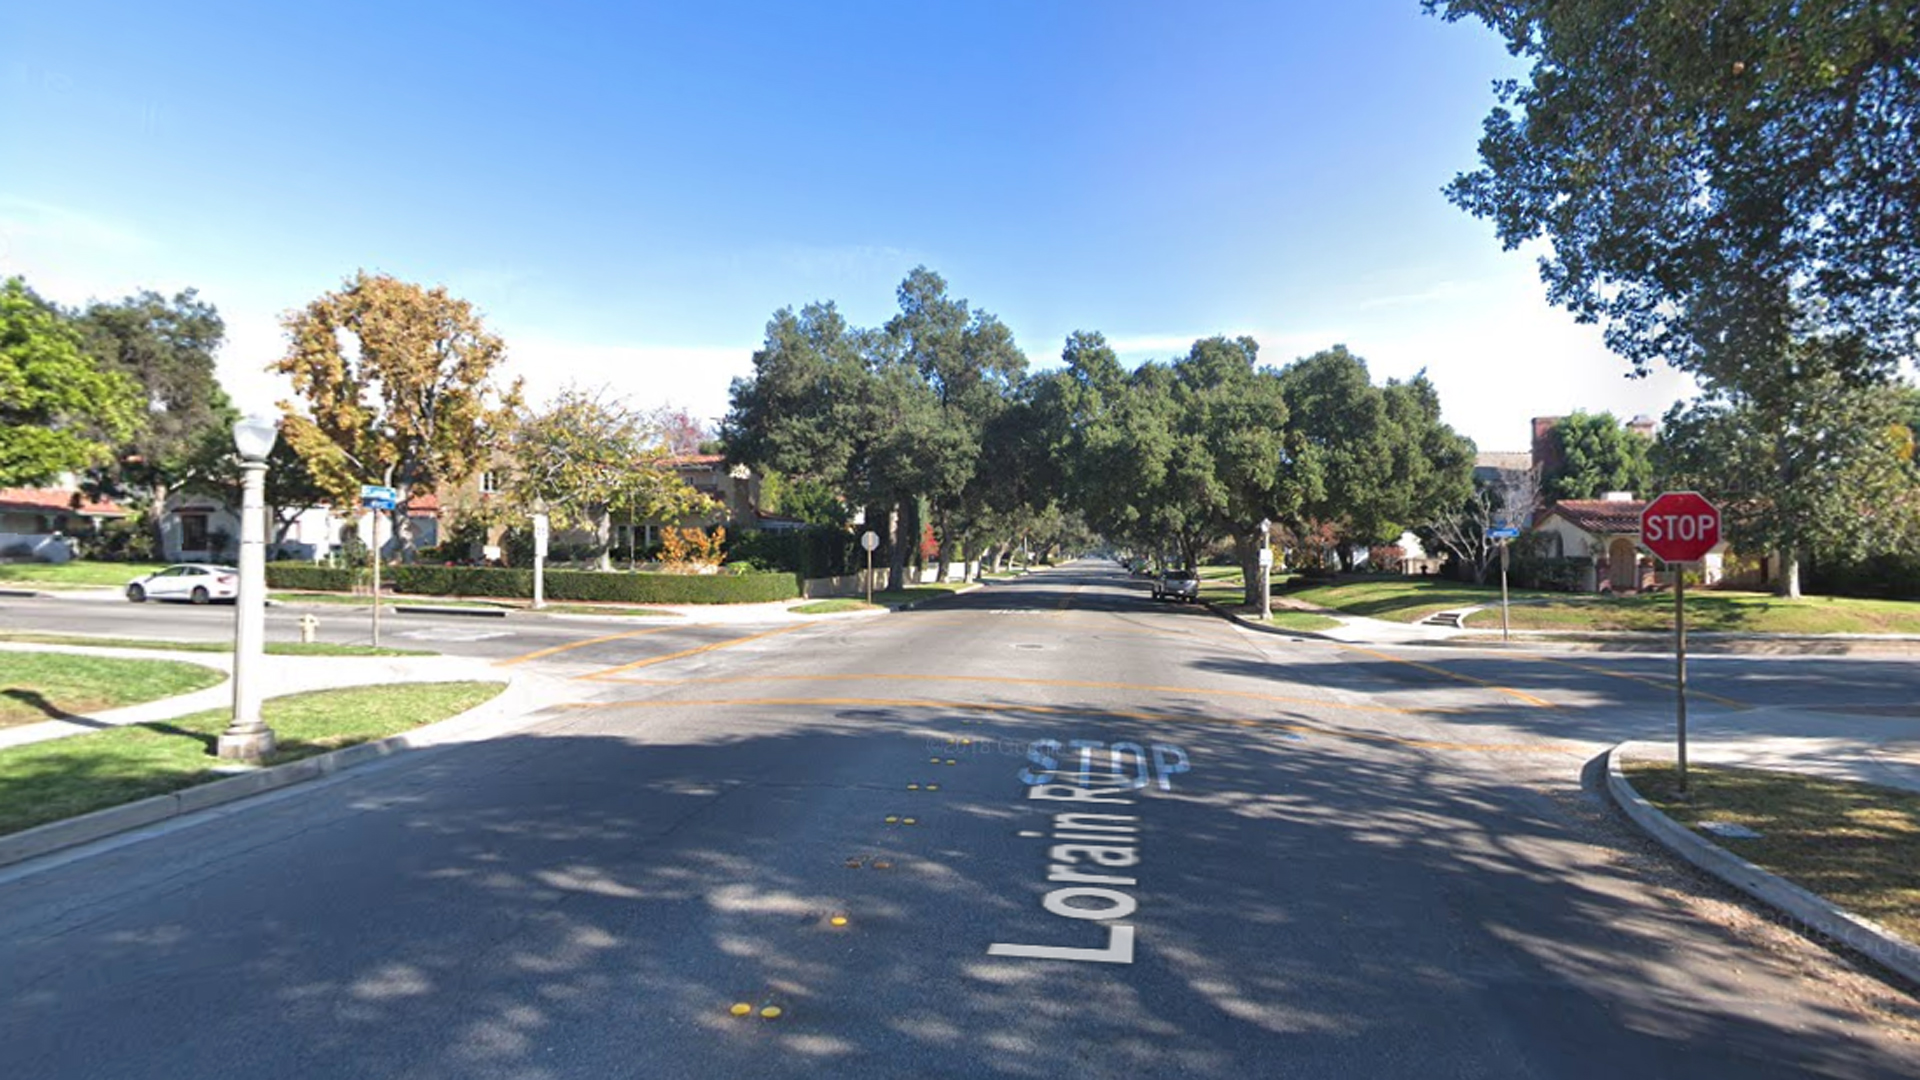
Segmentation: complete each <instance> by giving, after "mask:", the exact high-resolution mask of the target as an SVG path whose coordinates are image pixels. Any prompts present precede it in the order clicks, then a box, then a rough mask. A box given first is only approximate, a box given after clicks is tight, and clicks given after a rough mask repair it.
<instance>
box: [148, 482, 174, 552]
mask: <svg viewBox="0 0 1920 1080" xmlns="http://www.w3.org/2000/svg"><path fill="white" fill-rule="evenodd" d="M170 491H171V489H170V488H168V487H167V485H166V483H165V482H164V481H155V482H154V483H153V484H152V485H151V486H150V487H149V488H148V491H147V499H148V500H149V501H148V503H147V506H148V509H147V532H148V535H150V536H151V537H152V539H153V557H154V558H155V559H158V560H160V561H161V562H166V561H167V495H168V493H169V492H170Z"/></svg>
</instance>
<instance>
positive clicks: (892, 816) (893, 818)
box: [887, 814, 900, 825]
mask: <svg viewBox="0 0 1920 1080" xmlns="http://www.w3.org/2000/svg"><path fill="white" fill-rule="evenodd" d="M899 820H900V818H899V815H897V814H888V815H887V824H889V825H891V824H893V823H894V822H896V821H899Z"/></svg>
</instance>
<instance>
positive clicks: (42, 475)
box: [0, 277, 140, 487]
mask: <svg viewBox="0 0 1920 1080" xmlns="http://www.w3.org/2000/svg"><path fill="white" fill-rule="evenodd" d="M139 418H140V397H139V392H138V390H137V388H136V387H135V386H134V385H133V383H132V382H131V381H130V380H129V379H127V378H126V377H125V376H123V375H121V374H120V373H118V372H116V371H112V370H109V369H108V368H107V367H105V366H104V365H102V364H101V363H100V362H98V361H97V360H95V359H94V358H93V357H91V356H89V355H88V354H87V352H86V350H85V349H84V348H83V345H82V338H81V334H80V331H79V330H78V329H77V328H76V327H75V326H74V325H73V324H72V323H71V322H70V321H69V320H68V319H67V318H66V317H65V316H64V315H62V314H61V313H60V311H58V310H57V309H56V308H54V306H53V305H51V304H49V303H47V302H46V301H44V300H42V299H41V298H40V297H38V296H36V295H35V294H34V293H33V291H32V290H31V289H29V288H27V284H26V282H25V281H24V280H22V279H20V278H17V277H14V278H8V279H7V280H6V282H5V283H4V284H0V487H15V486H37V485H41V484H47V483H51V482H53V481H54V480H55V479H56V478H58V477H59V476H60V475H61V474H62V473H69V472H79V471H80V470H83V469H86V468H88V467H89V466H93V465H97V464H100V463H101V462H103V461H105V460H107V459H108V458H109V456H110V455H111V453H112V450H113V447H114V446H116V445H118V444H120V443H121V442H122V441H124V440H125V439H127V438H128V437H129V436H131V435H132V433H133V432H134V430H135V429H136V428H137V426H138V424H139Z"/></svg>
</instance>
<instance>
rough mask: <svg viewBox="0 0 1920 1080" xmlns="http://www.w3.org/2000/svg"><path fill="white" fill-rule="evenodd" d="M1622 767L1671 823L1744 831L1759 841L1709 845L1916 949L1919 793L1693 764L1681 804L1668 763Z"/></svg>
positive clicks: (1919, 903)
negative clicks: (1716, 824) (1715, 824)
mask: <svg viewBox="0 0 1920 1080" xmlns="http://www.w3.org/2000/svg"><path fill="white" fill-rule="evenodd" d="M1624 768H1625V771H1626V774H1627V776H1628V778H1629V779H1631V780H1632V781H1633V786H1634V787H1635V788H1636V789H1638V790H1639V792H1640V794H1641V795H1642V796H1644V797H1645V798H1646V799H1647V801H1648V802H1651V803H1653V804H1654V805H1655V806H1657V807H1659V808H1660V810H1661V812H1663V813H1665V814H1666V815H1667V816H1669V817H1671V818H1673V819H1674V820H1675V821H1678V822H1681V823H1683V824H1685V825H1687V826H1689V827H1694V826H1697V825H1698V824H1699V823H1700V822H1702V821H1730V822H1733V823H1735V824H1739V825H1745V826H1746V827H1748V828H1750V829H1752V830H1753V831H1755V832H1757V833H1760V834H1761V835H1760V839H1758V840H1734V839H1729V838H1723V837H1718V836H1712V837H1709V839H1711V840H1712V841H1713V842H1714V843H1716V844H1718V845H1720V846H1721V847H1724V848H1726V849H1727V850H1728V851H1731V852H1733V853H1734V854H1736V855H1739V856H1740V857H1741V858H1743V859H1746V860H1747V861H1749V862H1752V863H1755V864H1757V865H1759V866H1762V867H1765V868H1766V869H1768V870H1771V871H1773V872H1774V873H1776V874H1779V875H1780V876H1781V877H1784V878H1787V879H1788V880H1790V881H1792V882H1794V883H1796V884H1798V885H1800V886H1801V887H1802V888H1805V889H1807V890H1809V891H1811V892H1814V893H1817V894H1819V895H1821V896H1824V897H1826V898H1827V899H1829V900H1832V901H1833V902H1834V903H1836V904H1839V905H1840V906H1841V907H1843V908H1846V909H1847V910H1848V911H1851V912H1853V913H1855V914H1857V915H1864V916H1866V917H1867V918H1869V919H1872V920H1873V921H1875V922H1877V923H1879V924H1881V925H1882V926H1885V927H1887V928H1888V929H1889V930H1892V931H1893V932H1894V933H1897V934H1899V935H1900V936H1901V937H1903V938H1906V939H1907V940H1908V941H1912V942H1920V792H1911V791H1899V790H1895V789H1893V788H1884V787H1876V786H1874V785H1872V784H1850V783H1844V782H1841V781H1837V780H1824V779H1820V778H1818V777H1812V776H1802V775H1799V774H1795V773H1779V772H1763V771H1761V770H1757V769H1733V768H1725V767H1721V766H1702V765H1694V766H1692V767H1691V768H1689V769H1688V770H1687V779H1688V784H1687V787H1688V792H1689V798H1688V800H1687V801H1686V802H1680V801H1677V800H1676V799H1675V798H1674V795H1675V791H1676V789H1677V786H1678V784H1677V781H1678V776H1677V774H1676V773H1675V771H1674V768H1673V766H1672V765H1671V764H1667V763H1657V762H1630V763H1628V764H1627V765H1625V766H1624Z"/></svg>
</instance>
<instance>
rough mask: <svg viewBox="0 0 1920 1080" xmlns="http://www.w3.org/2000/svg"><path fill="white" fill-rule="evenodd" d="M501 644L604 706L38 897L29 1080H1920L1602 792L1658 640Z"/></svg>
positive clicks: (1072, 631) (1148, 617)
mask: <svg viewBox="0 0 1920 1080" xmlns="http://www.w3.org/2000/svg"><path fill="white" fill-rule="evenodd" d="M28 603H31V604H34V605H46V604H57V603H62V602H58V601H32V602H28ZM65 603H67V604H68V607H67V608H66V609H65V610H66V611H67V613H68V615H69V616H70V618H72V619H78V618H79V617H78V616H74V615H73V614H72V613H73V612H74V611H76V610H78V609H79V608H80V607H81V605H79V604H77V603H74V602H71V601H69V602H65ZM98 609H99V611H100V612H101V613H102V614H101V616H100V617H101V618H116V619H119V620H120V623H119V625H118V626H117V628H116V629H115V630H114V631H113V632H119V633H129V632H131V630H130V629H129V627H128V625H127V622H126V620H127V619H128V618H129V616H127V615H126V614H125V613H126V612H127V610H128V608H126V607H119V608H110V607H109V606H108V605H99V606H98ZM46 610H47V609H45V608H44V607H42V606H36V607H33V608H32V609H30V611H29V612H28V614H29V615H30V616H31V618H27V617H23V615H22V608H21V607H20V606H19V603H18V602H8V603H7V604H5V605H4V606H0V616H4V617H5V619H6V624H7V625H8V626H14V625H21V624H23V623H24V622H31V621H37V620H38V619H40V618H43V617H45V618H57V617H58V616H57V615H46V614H45V612H46ZM53 610H55V611H58V610H59V609H53ZM153 610H155V609H139V615H138V617H139V618H142V619H153V620H158V619H166V620H178V621H180V622H182V623H183V624H184V623H185V622H189V621H196V620H204V619H207V618H208V616H209V615H213V616H215V618H216V619H217V617H218V615H219V613H218V612H214V613H205V612H197V611H192V610H191V609H165V614H164V615H160V614H149V612H151V611H153ZM109 611H111V612H112V614H111V615H109V614H107V613H108V612H109ZM398 623H399V620H395V625H398ZM504 623H505V624H506V625H505V626H504V627H502V629H503V630H504V631H505V632H506V634H507V636H506V637H503V638H482V639H476V640H468V641H464V642H463V641H454V640H442V641H439V642H436V646H437V647H441V648H444V649H447V650H449V651H452V650H461V651H465V650H469V649H471V650H484V652H483V655H489V656H493V657H495V658H498V659H502V660H517V662H519V663H523V664H530V665H538V666H540V667H542V668H544V669H547V670H550V671H554V672H558V673H563V674H567V675H571V676H574V677H576V678H578V679H579V680H580V685H581V686H582V687H583V688H584V689H587V690H589V691H590V693H591V699H590V700H587V701H585V702H579V703H573V704H570V705H567V706H565V707H561V706H556V707H555V708H553V709H552V710H550V711H549V712H548V713H547V714H545V715H544V716H543V717H542V718H541V719H540V720H539V722H537V723H535V724H533V725H532V726H529V727H528V728H526V729H524V730H523V731H522V732H521V733H520V734H517V735H514V736H509V737H504V738H500V739H496V740H493V741H491V742H487V743H480V744H472V745H466V746H460V747H450V748H446V749H442V750H437V751H431V752H426V753H421V754H417V755H413V756H410V757H407V758H404V759H400V760H398V761H395V762H391V763H388V764H384V765H381V766H378V767H375V768H372V769H368V770H361V771H356V772H353V773H350V774H347V775H346V776H343V777H338V778H335V779H333V780H330V781H327V782H324V783H322V784H319V785H311V786H307V787H304V788H297V789H292V790H290V791H288V792H285V793H282V794H280V795H277V796H273V797H269V798H266V799H261V800H256V801H253V802H249V803H243V804H238V806H237V808H236V809H235V811H234V812H229V813H225V814H220V815H213V816H209V817H207V818H205V819H201V820H192V819H185V820H182V821H181V822H179V823H177V824H174V825H170V826H167V827H164V828H160V829H156V830H154V831H153V832H152V833H151V834H148V835H145V836H141V837H135V838H131V839H128V840H124V841H121V842H116V843H110V844H107V845H102V846H101V847H99V848H96V849H93V850H88V851H84V852H81V853H78V854H75V855H70V856H66V857H62V858H56V859H52V860H47V861H43V862H41V863H38V864H28V865H25V866H22V867H19V868H14V869H12V870H9V871H0V1008H3V1009H4V1012H0V1074H4V1075H6V1076H9V1077H12V1076H20V1077H88V1078H96V1077H99V1078H106V1077H148V1076H169V1077H171V1076H180V1077H209V1078H212V1077H228V1076H233V1077H239V1076H249V1077H251V1076H260V1075H286V1076H302V1077H306V1076H341V1077H347V1076H353V1077H360V1076H405V1077H449V1078H453V1077H460V1078H466V1077H513V1078H540V1077H569V1076H595V1077H598V1076H634V1077H735V1076H747V1075H755V1076H820V1075H833V1076H873V1077H898V1076H935V1077H938V1076H955V1077H960V1076H966V1077H1054V1076H1066V1075H1072V1076H1090V1077H1108V1076H1123V1075H1125V1076H1143V1077H1162V1076H1193V1077H1223V1078H1225V1077H1232V1078H1244V1077H1253V1076H1259V1077H1268V1076H1274V1077H1398V1076H1406V1077H1423V1078H1424V1077H1451V1076H1458V1077H1502V1076H1511V1077H1589V1076H1590V1077H1606V1078H1616V1077H1622V1076H1634V1077H1741V1078H1750V1077H1790V1076H1792V1077H1798V1076H1807V1075H1819V1076H1834V1077H1869V1076H1888V1077H1893V1076H1901V1077H1910V1076H1914V1075H1916V1074H1920V1043H1916V1042H1915V1041H1914V1033H1915V1031H1916V1030H1917V1029H1920V1022H1916V1021H1915V1020H1914V1018H1913V1017H1912V1016H1911V1015H1909V1016H1907V1017H1905V1018H1902V1017H1900V1016H1898V1015H1895V1012H1894V1011H1893V1010H1895V1009H1897V1007H1896V1006H1889V1005H1887V1004H1886V1002H1887V1000H1888V999H1887V998H1886V997H1884V996H1881V995H1876V993H1875V991H1874V990H1873V988H1872V987H1871V985H1868V986H1866V988H1864V989H1863V984H1862V981H1861V980H1859V979H1858V978H1857V977H1856V976H1852V975H1850V974H1849V973H1847V972H1846V971H1845V970H1844V969H1843V968H1842V967H1841V966H1840V965H1839V964H1837V963H1836V962H1835V961H1833V960H1832V959H1831V958H1830V957H1828V956H1827V955H1826V954H1825V953H1823V952H1821V951H1820V950H1819V949H1818V948H1816V947H1814V946H1812V945H1809V944H1805V943H1801V942H1799V941H1798V939H1794V938H1791V937H1790V936H1788V935H1783V934H1780V933H1778V932H1775V931H1772V930H1770V929H1769V928H1767V927H1765V926H1756V925H1753V924H1752V922H1751V920H1750V919H1743V918H1741V917H1740V915H1739V911H1738V909H1737V908H1730V907H1728V905H1726V904H1724V902H1723V901H1722V900H1721V899H1720V898H1719V896H1718V894H1717V893H1716V892H1715V891H1714V890H1713V889H1711V888H1708V887H1706V886H1703V885H1701V884H1699V883H1698V882H1696V881H1694V880H1693V879H1692V878H1691V877H1689V876H1687V875H1684V874H1677V873H1675V872H1674V871H1673V870H1672V868H1671V863H1670V862H1669V861H1668V860H1666V859H1665V858H1664V857H1662V856H1658V855H1651V854H1649V853H1648V852H1647V851H1646V850H1645V849H1644V847H1643V846H1641V845H1639V844H1637V843H1636V842H1635V841H1634V840H1633V839H1632V837H1631V835H1630V834H1629V833H1628V832H1626V831H1625V830H1623V829H1622V828H1621V827H1620V826H1619V824H1618V822H1617V820H1616V819H1615V818H1614V817H1613V816H1612V814H1611V813H1610V812H1609V811H1607V810H1606V809H1605V808H1604V807H1603V806H1602V805H1601V804H1600V802H1599V798H1598V796H1597V795H1595V794H1594V793H1593V789H1592V785H1591V783H1590V782H1584V783H1583V775H1590V771H1591V761H1592V758H1593V755H1594V753H1595V752H1596V749H1597V747H1598V746H1600V745H1602V744H1603V743H1605V742H1609V741H1611V740H1613V739H1615V738H1618V737H1620V733H1621V732H1622V731H1626V732H1628V733H1631V732H1632V729H1634V728H1636V727H1639V726H1645V727H1646V728H1648V730H1649V733H1658V732H1659V731H1662V730H1664V728H1662V727H1661V726H1660V725H1661V724H1662V723H1663V719H1664V717H1665V715H1666V714H1665V712H1664V710H1665V709H1666V707H1667V702H1668V700H1669V698H1668V695H1669V693H1670V691H1669V690H1668V688H1667V687H1666V686H1665V685H1664V684H1663V683H1662V681H1661V676H1662V674H1663V673H1664V668H1662V667H1660V666H1659V662H1658V659H1657V658H1651V657H1650V658H1634V657H1612V656H1609V657H1601V658H1595V657H1578V658H1574V657H1564V658H1549V657H1537V656H1523V655H1515V654H1482V653H1451V652H1448V653H1439V652H1437V651H1435V650H1427V651H1417V650H1388V649H1372V648H1366V649H1362V648H1354V647H1346V646H1335V645H1330V644H1326V643H1318V642H1302V641H1296V640H1289V639H1288V638H1286V637H1284V636H1277V635H1270V634H1264V633H1258V632H1253V631H1249V630H1244V629H1240V628H1237V627H1235V626H1233V625H1232V624H1230V623H1227V622H1225V621H1223V620H1220V619H1217V618H1214V617H1212V616H1209V615H1207V614H1206V613H1204V612H1203V611H1201V610H1199V609H1196V608H1178V607H1170V606H1165V605H1155V604H1153V603H1151V602H1150V601H1148V600H1146V599H1145V597H1144V593H1143V592H1142V591H1141V590H1140V587H1139V585H1138V584H1137V583H1134V582H1130V581H1128V580H1127V579H1125V578H1124V577H1123V576H1121V575H1120V573H1119V572H1118V571H1117V570H1115V569H1113V568H1111V567H1100V566H1081V567H1075V568H1069V569H1066V570H1062V571H1056V572H1052V573H1047V574H1041V575H1036V576H1034V577H1032V578H1028V579H1024V580H1022V581H1021V582H1019V583H1017V584H1012V585H1003V586H996V587H993V588H991V589H987V590H981V591H978V592H975V593H970V594H967V595H965V596H962V597H957V598H955V599H953V600H951V601H947V602H943V603H941V604H936V605H931V606H928V607H926V608H923V609H919V610H916V611H913V612H907V613H902V614H899V615H895V616H889V617H886V618H881V619H861V620H843V621H833V622H824V623H813V624H805V625H800V626H785V625H781V626H709V627H699V628H693V627H680V626H675V627H670V628H666V629H661V628H657V627H648V626H643V625H640V624H629V625H610V624H572V623H565V622H561V621H559V620H545V621H543V620H534V619H524V620H522V619H511V620H504ZM194 625H196V626H197V625H199V623H198V622H194ZM207 625H208V626H209V627H212V626H215V625H217V623H215V622H208V623H207ZM435 627H440V628H446V629H452V628H459V627H471V628H473V629H474V630H479V629H480V628H479V626H477V625H476V623H475V622H474V621H456V620H452V619H444V620H433V621H430V622H427V623H423V624H422V625H421V627H420V629H431V628H435ZM66 628H69V629H80V628H81V627H79V626H74V625H72V624H71V622H69V623H68V624H66ZM629 631H643V632H639V633H633V634H631V635H629V636H624V637H616V636H613V635H617V634H626V633H628V632H629ZM95 632H106V631H99V630H96V631H95ZM155 632H156V633H157V632H158V631H155ZM488 632H491V631H488ZM183 633H184V632H181V633H174V634H169V635H168V636H183ZM209 633H212V631H211V630H209ZM534 654H541V655H534ZM1909 666H1910V665H1904V664H1896V663H1889V662H1886V661H1874V660H1863V659H1847V658H1822V659H1819V660H1806V661H1795V662H1780V661H1767V662H1762V661H1756V660H1752V659H1750V658H1716V660H1715V661H1714V662H1711V663H1709V664H1703V665H1702V668H1703V670H1702V671H1701V672H1700V673H1699V676H1698V680H1697V685H1698V687H1699V688H1700V689H1701V690H1703V691H1704V692H1705V693H1708V694H1712V695H1714V696H1715V697H1717V698H1718V699H1719V700H1713V699H1703V700H1702V701H1701V702H1700V704H1699V706H1698V709H1699V712H1698V717H1699V720H1700V722H1701V723H1703V724H1708V725H1713V724H1719V725H1753V726H1756V727H1765V726H1766V725H1768V724H1778V723H1784V722H1786V721H1787V720H1788V719H1789V718H1790V719H1791V720H1792V721H1793V722H1794V723H1798V724H1807V723H1817V722H1820V716H1819V715H1818V714H1811V713H1807V712H1805V711H1804V710H1805V707H1814V706H1817V707H1820V708H1823V709H1824V708H1835V707H1839V706H1845V707H1846V708H1848V709H1855V708H1858V707H1859V706H1861V705H1863V704H1864V705H1866V706H1870V707H1873V708H1878V707H1884V709H1885V711H1886V712H1888V713H1893V712H1897V711H1898V709H1899V708H1900V707H1901V706H1902V705H1910V704H1911V702H1912V701H1913V700H1915V693H1914V691H1915V689H1917V688H1916V686H1915V685H1914V682H1915V680H1914V677H1913V674H1912V672H1911V671H1910V670H1908V668H1909ZM1788 704H1792V705H1797V706H1801V707H1802V708H1801V709H1798V710H1794V711H1788V710H1785V709H1783V708H1782V706H1784V705H1788ZM1862 715H1870V716H1871V715H1877V714H1875V713H1873V712H1872V708H1869V711H1868V712H1867V713H1866V714H1861V713H1857V712H1855V713H1849V714H1846V716H1851V717H1852V720H1851V721H1846V720H1845V717H1844V716H1842V715H1841V714H1838V713H1836V714H1835V715H1834V719H1833V722H1834V723H1841V722H1859V721H1860V717H1861V716H1862ZM1885 719H1887V722H1890V723H1891V722H1899V721H1898V718H1896V717H1886V718H1885ZM1076 743H1078V744H1079V745H1077V746H1076V745H1075V744H1076ZM1083 770H1084V773H1083ZM1103 774H1109V775H1103ZM889 819H892V820H889ZM837 920H843V924H842V923H840V922H838V921H837ZM737 1005H745V1006H747V1007H748V1010H749V1011H748V1014H747V1015H746V1016H744V1017H736V1016H734V1015H733V1008H734V1007H735V1006H737ZM769 1008H771V1009H778V1010H779V1014H778V1015H777V1016H774V1017H771V1018H764V1017H762V1016H761V1015H760V1013H761V1010H763V1009H769Z"/></svg>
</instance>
